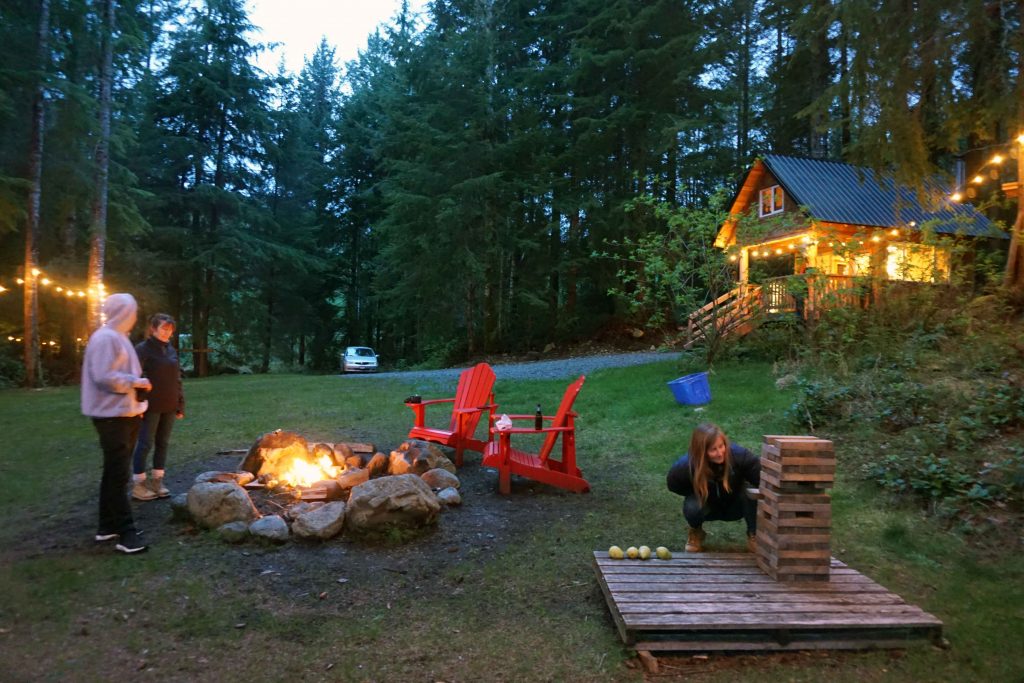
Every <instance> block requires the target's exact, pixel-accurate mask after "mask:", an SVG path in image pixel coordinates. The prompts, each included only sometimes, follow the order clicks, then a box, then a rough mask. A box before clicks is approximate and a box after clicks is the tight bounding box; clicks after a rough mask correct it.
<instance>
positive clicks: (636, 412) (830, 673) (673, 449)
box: [0, 363, 1024, 683]
mask: <svg viewBox="0 0 1024 683" xmlns="http://www.w3.org/2000/svg"><path fill="white" fill-rule="evenodd" d="M677 374H678V373H677V371H676V369H675V368H674V367H673V365H672V364H671V363H660V364H654V365H649V366H641V367H634V368H624V369H619V370H606V371H601V372H597V373H595V374H593V375H592V376H590V377H588V379H587V383H586V385H585V386H584V388H583V391H582V393H581V394H580V397H579V399H578V401H577V404H576V407H577V410H578V411H579V413H580V415H581V418H580V420H579V422H578V453H579V462H580V466H581V467H582V469H583V472H584V475H585V476H586V477H587V478H588V479H589V480H590V482H591V485H592V491H591V493H589V494H586V495H583V496H574V495H572V494H564V493H562V492H558V491H554V490H551V489H546V488H544V487H540V488H537V489H530V491H529V492H523V491H522V490H520V491H519V492H516V491H514V492H513V495H512V496H511V498H510V499H503V498H501V497H500V496H498V495H497V494H496V493H493V492H490V491H488V492H487V493H486V494H480V495H479V496H478V499H477V500H467V501H466V505H465V506H464V507H463V508H461V509H454V510H451V511H448V512H446V513H444V515H443V516H442V519H441V521H440V525H441V526H442V527H444V526H445V525H450V524H471V523H474V524H476V523H479V524H481V525H482V526H481V527H480V537H481V539H485V540H482V541H481V542H480V543H479V544H476V545H474V546H473V547H471V548H461V549H457V550H459V552H458V561H454V560H453V561H447V562H445V563H444V564H443V565H440V566H443V569H441V570H436V571H435V570H434V569H433V568H434V567H437V566H439V565H438V564H437V563H434V564H431V565H430V566H431V567H432V569H430V570H429V571H427V570H423V571H417V570H416V568H415V567H411V568H409V567H406V568H405V569H403V570H402V571H401V572H390V571H384V572H380V575H379V576H367V575H365V574H360V573H359V572H358V564H359V562H360V553H364V552H365V553H372V554H374V556H375V557H376V558H377V559H378V560H380V559H381V558H382V557H384V558H386V557H389V556H394V557H395V558H396V562H397V561H399V560H401V558H402V557H406V556H405V555H403V553H404V552H405V551H404V550H403V545H402V544H398V543H395V544H394V545H387V544H386V543H385V544H382V545H377V546H373V547H361V546H360V545H359V544H358V543H357V544H353V543H352V542H350V541H343V540H336V541H332V542H329V543H326V544H323V545H302V544H289V545H288V546H285V547H283V548H269V547H264V546H257V545H255V544H247V545H243V546H228V545H225V544H223V543H221V542H219V541H218V540H216V539H215V538H213V535H212V534H201V533H200V534H196V533H191V532H187V531H184V530H182V528H181V525H176V524H172V523H171V522H170V521H169V520H168V519H167V518H166V516H159V515H156V514H155V513H153V512H148V513H147V514H148V515H149V517H148V518H147V520H148V525H147V526H146V527H145V528H146V530H147V538H149V539H151V541H152V543H153V547H152V548H151V550H150V552H149V553H146V554H144V555H141V556H136V557H123V556H118V555H116V554H115V553H114V552H113V550H112V549H111V548H109V547H95V546H94V544H93V543H92V538H91V535H92V533H93V531H94V526H95V509H94V508H95V500H96V494H97V489H98V481H99V472H100V460H101V458H100V453H99V447H98V444H97V439H96V437H95V433H94V432H93V430H92V427H91V425H90V424H89V422H88V421H87V420H86V419H85V418H84V417H82V416H81V415H80V414H79V411H78V391H77V388H60V389H45V390H39V391H20V390H19V391H5V392H0V425H2V428H3V433H4V436H5V439H4V446H3V450H2V453H0V480H2V481H3V482H4V484H5V485H4V492H5V495H4V496H2V498H0V513H2V516H3V519H4V522H5V523H4V524H3V525H2V526H0V547H2V548H3V549H4V550H3V554H2V559H0V594H2V595H3V600H2V601H0V652H2V653H3V656H2V657H0V659H2V661H3V667H4V669H3V672H2V674H0V678H2V679H4V680H111V679H114V678H128V677H130V678H132V679H142V680H145V679H151V680H189V681H192V680H210V681H214V680H216V681H234V680H243V679H248V680H283V679H285V678H291V677H295V678H297V679H301V680H377V681H437V680H444V681H472V680H524V681H526V680H528V681H535V680H559V681H561V680H581V681H582V680H585V681H591V680H640V679H641V678H642V677H643V674H642V673H641V671H640V670H639V669H638V668H636V667H633V666H630V665H629V664H630V663H631V660H632V658H631V653H630V652H629V651H627V650H626V649H624V648H623V646H622V645H621V642H620V641H619V639H618V636H617V634H616V631H615V628H614V626H613V624H612V621H611V618H610V617H609V615H608V611H607V608H606V606H605V604H604V600H603V598H602V596H601V593H600V590H599V589H598V587H597V583H596V580H595V577H594V573H593V570H592V568H591V564H590V554H591V552H592V551H593V550H595V549H605V548H607V547H608V546H609V545H612V544H618V545H621V546H623V547H625V546H627V545H640V544H646V545H649V546H651V547H655V546H657V545H666V546H668V547H669V548H671V549H672V550H673V551H678V552H681V551H682V544H683V540H684V533H683V523H682V519H681V514H680V504H681V499H679V498H678V497H677V496H674V495H673V494H671V493H669V492H668V491H667V490H666V489H665V484H664V475H665V472H666V471H667V469H668V467H669V465H670V464H671V463H672V462H673V461H674V460H675V458H676V457H678V455H679V454H681V453H682V452H683V451H684V450H685V447H686V446H685V442H686V440H687V439H688V435H689V431H690V429H691V428H692V426H693V425H694V424H696V423H697V422H699V421H702V420H712V421H715V422H718V423H719V424H721V425H722V426H723V427H724V428H725V429H726V431H727V432H728V433H729V434H730V435H731V436H732V437H733V438H734V439H735V440H737V441H739V442H740V443H743V444H745V445H748V446H749V447H752V448H753V447H756V446H757V444H758V443H759V441H760V437H761V435H762V434H765V433H791V432H792V431H793V429H792V427H790V426H789V425H788V424H787V422H786V419H785V416H784V412H785V409H786V408H787V407H788V405H789V404H790V402H791V400H792V396H791V395H789V394H788V393H786V392H780V391H778V390H776V389H775V387H774V383H773V381H774V378H773V377H772V376H771V373H770V368H769V367H768V366H766V365H762V364H737V365H731V366H726V367H722V368H720V369H718V370H717V372H716V374H715V375H714V376H713V377H712V392H713V396H714V400H713V402H712V404H710V405H709V406H707V407H706V408H705V409H703V410H701V411H699V412H698V411H695V410H694V409H692V408H686V407H683V406H679V405H677V404H676V403H675V402H674V401H673V400H672V397H671V394H670V393H669V392H668V390H667V388H666V387H665V384H664V383H665V382H666V381H667V380H670V379H673V378H674V377H676V376H677ZM567 383H568V382H567V381H557V382H508V381H502V380H499V381H498V384H497V387H496V392H497V397H498V400H499V402H500V403H501V404H502V406H503V408H502V409H503V410H504V411H506V412H528V413H532V408H533V406H534V404H536V403H537V402H538V401H541V402H542V404H543V405H544V407H545V412H550V411H551V410H553V407H554V405H556V402H557V400H558V398H559V397H560V396H561V394H562V392H563V391H564V388H565V386H566V385H567ZM185 390H186V396H187V398H188V410H187V412H188V416H187V419H186V420H185V421H183V422H180V423H179V424H178V425H177V427H176V431H175V433H174V436H173V438H172V444H171V445H172V448H171V456H170V463H169V468H168V469H169V478H173V477H171V474H172V473H174V474H176V475H177V476H180V477H183V475H184V474H185V473H188V475H189V476H192V475H193V474H195V473H198V472H201V471H204V470H205V469H209V467H208V463H210V462H211V461H213V460H214V459H215V454H216V452H217V451H219V450H224V449H231V448H240V447H246V446H248V445H249V444H251V443H252V441H253V440H254V439H255V438H256V437H257V436H259V435H260V434H261V433H263V432H266V431H268V430H271V429H274V428H278V427H281V428H285V429H289V430H294V431H297V432H299V433H301V434H304V435H306V436H307V437H309V438H311V439H323V440H328V441H341V440H349V441H362V440H370V441H373V442H375V443H377V444H379V445H381V446H384V447H388V448H390V447H393V446H395V445H397V444H398V443H399V442H400V441H401V440H402V439H403V438H404V435H405V433H406V431H407V430H408V428H409V425H410V423H411V414H410V413H409V411H408V410H407V409H406V408H405V407H404V406H403V405H402V403H401V401H402V399H403V398H404V397H405V396H407V395H409V394H410V393H413V392H416V391H421V393H423V394H424V396H425V397H430V396H432V395H436V394H434V392H433V391H430V392H428V391H427V390H426V388H424V387H421V386H416V385H414V384H412V383H410V382H402V381H395V380H385V379H377V378H361V377H357V378H347V377H338V376H324V377H306V376H292V375H274V376H250V377H238V376H236V377H220V378H212V379H206V380H190V381H188V382H187V383H186V388H185ZM428 394H429V396H428ZM836 444H837V453H838V456H839V468H840V470H839V474H838V480H837V485H836V488H835V490H834V492H833V497H834V515H833V519H834V521H833V524H834V539H833V552H834V554H835V555H836V556H837V557H839V558H840V559H842V560H843V561H845V562H847V563H848V564H849V565H851V566H852V567H854V568H855V569H857V570H859V571H861V572H862V573H864V574H866V575H868V576H869V577H871V578H873V579H875V580H876V581H878V582H879V583H881V584H882V585H884V586H886V587H887V588H889V589H890V590H892V591H894V592H896V593H899V594H900V595H901V596H903V597H904V598H905V599H906V600H908V601H909V602H913V603H915V604H917V605H919V606H921V607H922V608H924V609H925V610H927V611H929V612H931V613H933V614H935V615H936V616H938V617H939V618H940V619H942V620H943V621H944V622H945V624H946V636H947V637H948V639H949V641H950V642H951V647H950V648H949V649H946V650H939V649H937V648H934V647H932V646H930V645H920V646H917V647H914V648H912V649H910V650H908V651H906V652H905V653H897V654H893V653H887V652H874V653H844V654H835V655H825V656H823V655H820V654H817V655H810V654H809V655H794V654H787V655H780V656H762V657H749V656H747V657H741V658H729V657H724V656H716V657H712V658H710V659H709V660H701V661H698V662H696V663H694V662H692V661H690V660H682V659H675V658H673V659H669V660H663V661H665V662H666V663H667V664H669V666H667V667H665V670H666V671H667V672H669V673H671V672H672V671H673V670H677V671H682V670H683V669H684V668H685V670H686V673H687V675H688V676H694V675H698V676H700V678H699V680H707V681H719V680H721V681H727V680H728V681H764V680H769V679H771V680H790V681H820V680H823V679H826V678H827V679H828V680H830V681H858V682H859V683H863V682H866V681H883V680H884V681H915V682H916V681H1000V682H1002V681H1019V680H1022V679H1024V656H1022V655H1021V654H1020V652H1021V647H1020V642H1022V641H1024V558H1022V557H1021V556H1020V554H1019V553H1013V552H1011V551H1009V550H1007V551H1006V552H1005V554H1000V553H999V552H998V551H992V550H988V551H985V553H984V554H982V553H979V552H977V551H975V550H972V548H971V547H970V546H968V545H967V544H966V543H965V542H964V540H963V539H961V538H960V537H958V536H955V535H952V534H949V533H946V532H944V531H943V530H942V529H941V528H939V527H938V526H937V525H936V524H935V523H934V522H932V521H931V520H929V519H928V518H926V517H924V516H923V515H922V514H921V513H920V512H919V511H918V510H917V508H915V507H913V506H907V507H893V506H891V505H889V504H887V503H886V502H885V501H886V500H887V499H885V498H883V497H882V496H881V495H880V494H879V493H878V492H877V491H876V489H874V488H873V487H871V486H869V485H866V484H864V483H862V482H861V481H860V477H859V472H857V471H851V469H853V468H851V467H844V465H843V462H844V459H843V456H844V454H847V455H851V456H852V455H856V456H857V457H856V458H851V460H856V461H858V462H861V461H862V460H863V458H864V456H865V454H864V453H862V452H859V451H858V439H857V436H856V434H852V435H846V436H844V437H842V438H839V437H837V438H836ZM467 460H468V463H469V464H468V465H467V467H469V468H477V467H478V465H477V463H478V462H479V456H478V455H476V454H469V455H468V457H467ZM488 476H490V475H488ZM493 479H495V480H496V477H493ZM184 481H185V479H184V478H182V479H181V482H182V483H184ZM538 501H539V502H541V503H543V506H542V508H540V509H543V510H544V511H545V513H544V514H545V515H546V516H542V517H540V518H538V516H537V515H536V514H533V515H530V516H526V517H524V518H523V519H521V520H520V518H519V514H520V513H521V512H522V511H525V510H526V509H528V508H530V506H533V508H532V509H538V508H537V507H536V504H537V503H538ZM147 505H163V503H157V504H147ZM155 509H156V508H149V509H148V510H150V511H152V510H155ZM477 512H479V513H485V512H486V513H487V514H488V515H490V516H485V517H477V516H475V515H476V514H477ZM480 520H484V521H483V522H481V521H480ZM487 520H500V521H501V522H502V523H503V524H505V525H506V528H507V529H508V532H507V533H504V534H502V533H497V536H498V538H497V539H496V540H495V541H494V542H488V541H486V539H487V538H490V536H488V528H487V526H486V524H487ZM709 530H710V531H711V533H712V534H713V540H714V542H715V543H716V544H718V547H721V548H723V549H725V548H728V547H732V548H733V549H736V550H739V549H740V548H741V546H742V543H743V530H742V525H741V524H739V523H735V524H728V525H724V524H718V525H716V524H714V523H713V524H711V525H709ZM492 535H493V534H492ZM411 543H413V544H415V545H417V547H418V548H420V552H422V553H423V554H424V556H428V555H429V556H431V557H445V556H446V553H450V551H451V550H452V549H451V548H445V547H435V546H440V545H441V543H438V542H437V539H432V538H431V535H430V534H428V535H427V536H426V537H424V538H419V539H414V540H413V541H411ZM431 553H433V554H432V555H431ZM289 564H291V566H294V567H301V571H297V572H296V573H295V576H294V577H291V578H290V577H289V576H288V575H287V572H282V571H280V567H281V566H286V565H289ZM275 567H276V569H275ZM282 573H283V574H285V575H283V576H282V575H281V574H282ZM346 575H351V576H352V577H356V578H352V579H351V580H349V581H348V582H346V583H343V584H340V583H338V579H339V577H344V576H346ZM673 661H675V662H677V663H679V666H678V667H675V668H673V666H672V662H673ZM682 662H685V667H683V666H682V664H681V663H682ZM694 667H697V669H695V668H694Z"/></svg>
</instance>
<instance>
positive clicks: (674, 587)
mask: <svg viewBox="0 0 1024 683" xmlns="http://www.w3.org/2000/svg"><path fill="white" fill-rule="evenodd" d="M594 568H595V570H596V571H597V579H598V583H600V585H601V590H602V591H603V592H604V596H605V600H607V602H608V609H609V610H610V611H611V614H612V618H613V619H614V621H615V625H616V627H617V628H618V631H619V635H620V636H621V637H622V640H623V642H624V643H626V645H628V646H629V647H631V648H633V649H635V650H640V651H644V650H646V651H677V652H725V651H735V652H750V651H765V652H768V651H780V650H811V649H819V650H820V649H828V650H832V649H842V650H849V649H858V650H861V649H876V648H904V647H907V646H908V645H912V644H914V643H915V642H920V641H924V642H929V641H930V642H938V641H939V640H940V639H941V637H942V622H941V621H939V620H938V619H937V618H936V617H934V616H932V615H931V614H928V613H927V612H925V611H923V610H922V609H920V608H919V607H916V606H914V605H910V604H907V603H906V602H904V600H903V599H902V598H901V597H900V596H898V595H896V594H895V593H892V592H890V591H888V590H886V589H885V588H883V587H882V586H880V585H878V584H877V583H875V582H874V581H872V580H871V579H869V578H868V577H866V576H864V575H863V574H861V573H860V572H858V571H856V570H854V569H851V568H849V567H847V566H846V565H845V564H843V563H842V562H840V561H839V560H836V559H835V558H832V566H831V580H830V581H828V582H827V583H825V582H818V583H810V582H800V583H791V582H781V581H776V580H775V579H772V578H771V577H769V576H767V575H766V574H764V572H762V571H761V570H760V569H759V568H758V566H757V562H756V560H755V558H754V556H753V555H751V554H748V553H700V554H687V555H685V556H682V557H673V559H671V560H654V559H652V560H647V561H639V560H612V559H609V557H608V553H607V552H603V551H596V552H594Z"/></svg>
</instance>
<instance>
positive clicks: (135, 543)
mask: <svg viewBox="0 0 1024 683" xmlns="http://www.w3.org/2000/svg"><path fill="white" fill-rule="evenodd" d="M115 547H116V548H117V551H118V552H121V553H124V554H125V555H133V554H135V553H144V552H146V548H147V546H146V545H145V544H144V543H143V542H142V541H141V540H140V539H139V535H138V534H137V533H135V532H134V531H129V532H127V533H124V534H121V538H120V539H119V540H118V541H117V545H116V546H115Z"/></svg>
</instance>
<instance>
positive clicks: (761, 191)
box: [687, 155, 1009, 346]
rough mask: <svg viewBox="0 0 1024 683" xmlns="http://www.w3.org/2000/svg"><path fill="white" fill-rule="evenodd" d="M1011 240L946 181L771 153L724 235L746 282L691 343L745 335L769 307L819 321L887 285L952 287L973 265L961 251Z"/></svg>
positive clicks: (711, 310)
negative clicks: (910, 182)
mask: <svg viewBox="0 0 1024 683" xmlns="http://www.w3.org/2000/svg"><path fill="white" fill-rule="evenodd" d="M1008 237H1009V236H1008V234H1007V233H1006V232H1004V231H1002V230H1000V229H998V228H997V227H996V226H995V225H994V224H993V223H992V222H991V221H989V219H988V218H986V217H985V215H984V214H982V213H981V212H980V211H978V210H977V209H975V208H974V207H973V206H971V205H969V204H965V203H962V202H960V201H959V198H958V197H957V196H956V195H955V194H953V193H951V192H950V190H949V189H948V188H946V187H944V186H943V185H942V184H941V183H940V182H939V181H929V182H926V183H925V185H924V187H923V188H922V189H921V191H917V190H915V189H914V188H910V187H906V186H901V185H899V184H897V183H896V182H895V181H894V180H893V179H892V178H890V177H885V176H881V175H879V174H876V173H875V172H873V171H872V170H871V169H868V168H863V167H858V166H853V165H851V164H846V163H841V162H837V161H826V160H822V159H806V158H797V157H789V156H781V155H767V156H764V157H761V158H759V159H758V160H757V161H755V162H754V164H753V166H752V167H751V168H750V170H749V171H748V172H747V174H746V176H745V177H744V180H743V182H742V184H741V185H740V188H739V190H738V192H737V193H736V197H735V199H734V200H733V202H732V205H731V206H730V208H729V216H728V218H727V219H726V221H725V222H724V223H723V225H722V226H721V228H720V230H719V232H718V235H717V238H716V241H715V245H716V246H717V247H719V248H721V249H725V250H727V252H728V253H729V259H730V260H731V261H733V262H734V263H736V265H737V266H738V283H737V287H736V288H735V289H733V290H732V291H730V292H728V293H726V294H724V295H722V296H720V297H718V298H717V299H715V300H713V301H711V302H710V303H708V304H707V305H706V306H704V307H703V308H701V309H699V310H698V311H695V312H694V313H693V314H692V315H691V316H690V320H689V338H690V341H689V342H688V343H687V346H690V345H692V344H693V343H695V342H696V341H698V340H699V339H700V338H702V337H703V336H704V334H705V332H706V331H707V330H708V328H709V326H713V327H714V329H716V330H717V331H718V332H719V333H724V332H737V333H739V334H745V333H746V332H748V331H749V330H750V329H752V327H753V323H754V319H755V318H756V317H757V316H758V315H759V314H763V313H767V314H769V315H776V314H786V313H796V314H798V315H799V316H800V317H801V318H813V317H815V316H817V315H818V314H819V313H820V312H821V311H822V310H824V309H825V308H828V307H830V306H835V305H856V306H869V305H871V304H872V303H873V302H878V301H880V300H881V296H882V293H883V291H886V290H887V288H886V287H885V285H886V283H918V284H919V285H932V286H935V285H943V284H948V283H950V281H951V279H952V278H951V275H952V274H953V273H954V271H955V270H956V269H957V268H968V267H970V257H969V256H968V257H966V258H963V257H960V258H957V257H956V255H955V252H963V251H965V250H964V249H961V248H959V247H964V246H968V247H969V246H970V245H971V243H973V242H975V241H977V240H979V239H1007V238H1008ZM966 251H968V252H970V251H971V249H970V248H968V249H967V250H966ZM752 271H761V272H760V274H761V277H758V278H754V279H752V278H751V274H752ZM765 273H767V274H769V275H774V277H771V276H768V277H765V276H764V275H765ZM794 275H796V276H801V275H802V276H803V277H799V278H794V277H793V276H794ZM755 280H756V282H755ZM795 280H798V282H799V284H798V286H797V288H796V289H797V294H796V296H794V281H795Z"/></svg>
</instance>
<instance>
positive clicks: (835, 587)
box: [608, 577, 886, 595]
mask: <svg viewBox="0 0 1024 683" xmlns="http://www.w3.org/2000/svg"><path fill="white" fill-rule="evenodd" d="M766 578H769V579H770V578H771V577H766ZM795 585H796V586H799V587H800V589H801V590H804V591H809V592H813V591H821V592H823V593H875V592H877V593H884V592H886V590H885V589H884V588H882V587H881V586H878V587H877V588H876V587H874V586H871V585H868V584H860V583H832V582H831V581H828V582H826V583H824V584H821V583H810V584H791V583H782V582H779V581H774V580H772V581H768V582H765V583H758V584H751V585H750V586H749V590H750V592H751V593H787V592H789V591H791V590H793V586H795ZM649 587H650V586H649V584H647V583H645V582H636V581H610V582H608V588H609V590H611V591H612V592H617V591H624V592H630V593H639V592H644V591H645V590H647V589H648V588H649ZM670 587H671V584H668V585H662V586H659V587H658V588H657V590H659V591H661V592H672V591H670V590H669V588H670ZM675 592H676V593H678V594H680V595H688V594H694V593H720V592H722V584H720V583H689V584H685V585H680V586H678V590H676V591H675Z"/></svg>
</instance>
